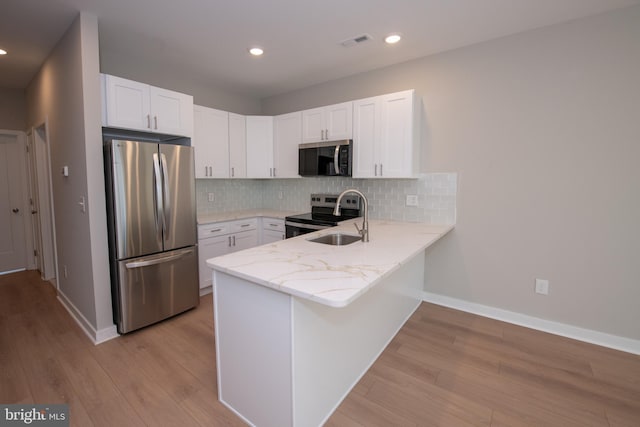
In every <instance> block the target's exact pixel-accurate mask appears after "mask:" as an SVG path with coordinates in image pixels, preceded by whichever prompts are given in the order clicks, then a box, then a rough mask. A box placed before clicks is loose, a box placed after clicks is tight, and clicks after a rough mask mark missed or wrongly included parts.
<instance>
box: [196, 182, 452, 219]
mask: <svg viewBox="0 0 640 427" xmlns="http://www.w3.org/2000/svg"><path fill="white" fill-rule="evenodd" d="M457 181H458V180H457V174H455V173H431V174H424V175H421V177H420V178H419V179H354V178H345V177H326V178H324V177H318V178H300V179H271V180H267V179H264V180H254V179H233V180H232V179H198V180H196V193H197V206H198V213H199V214H206V213H213V212H228V211H235V210H243V209H280V210H287V211H296V212H308V211H309V210H310V207H309V195H310V194H311V193H336V194H337V193H340V192H341V191H343V190H345V189H347V188H357V189H358V190H360V191H361V192H362V193H364V194H365V195H366V196H367V199H368V201H369V215H370V217H371V218H372V219H390V220H397V221H408V222H425V223H429V224H454V223H455V221H456V194H457V187H458V182H457ZM209 193H212V194H213V201H212V202H210V201H209ZM407 195H417V196H418V206H406V197H407Z"/></svg>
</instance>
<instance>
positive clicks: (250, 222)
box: [229, 218, 258, 233]
mask: <svg viewBox="0 0 640 427" xmlns="http://www.w3.org/2000/svg"><path fill="white" fill-rule="evenodd" d="M229 224H230V229H231V231H230V232H231V233H239V232H241V231H249V230H255V229H256V228H258V221H257V220H256V218H249V219H243V220H238V221H233V222H231V223H229Z"/></svg>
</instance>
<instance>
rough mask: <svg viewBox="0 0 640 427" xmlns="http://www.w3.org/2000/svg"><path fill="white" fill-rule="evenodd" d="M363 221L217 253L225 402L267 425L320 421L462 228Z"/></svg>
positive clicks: (402, 316) (403, 315)
mask: <svg viewBox="0 0 640 427" xmlns="http://www.w3.org/2000/svg"><path fill="white" fill-rule="evenodd" d="M353 222H354V221H345V222H343V223H341V225H339V226H338V227H334V228H331V229H326V230H322V231H318V232H315V233H312V234H306V235H303V236H298V237H296V238H292V239H287V240H283V241H280V242H276V243H272V244H268V245H263V246H259V247H256V248H252V249H248V250H245V251H240V252H236V253H233V254H229V255H226V256H222V257H218V258H213V259H210V260H208V261H207V264H208V265H209V266H210V267H211V268H212V269H213V281H214V316H215V318H214V323H215V334H216V355H217V368H218V393H219V394H218V395H219V399H220V400H221V402H223V403H224V404H225V405H227V406H228V407H229V408H231V409H232V410H233V411H234V412H236V413H237V414H238V415H240V416H241V417H242V418H243V419H244V420H245V421H247V422H249V423H250V424H253V425H258V426H318V425H321V424H322V423H323V422H324V421H325V420H326V419H327V418H328V417H329V416H330V415H331V413H332V412H333V411H334V410H335V408H336V407H337V406H338V405H339V404H340V402H341V401H342V399H343V398H344V397H345V396H346V395H347V393H348V392H349V390H350V389H351V388H352V387H353V386H354V385H355V384H356V382H357V381H358V379H359V378H360V377H361V376H362V375H363V374H364V373H365V372H366V370H367V369H368V368H369V366H370V365H371V364H372V363H373V362H374V360H375V359H376V358H377V356H378V355H379V354H380V353H381V352H382V350H383V349H384V348H385V347H386V345H387V344H388V343H389V341H390V340H391V339H392V338H393V336H394V335H395V334H396V333H397V331H398V330H399V329H400V327H401V326H402V325H403V324H404V322H405V321H406V319H407V318H408V317H409V316H410V315H411V314H412V313H413V311H414V310H415V309H416V308H417V307H418V305H419V304H420V301H421V294H422V290H423V283H424V258H425V249H426V248H427V247H429V246H430V245H432V244H433V243H435V242H436V241H437V240H438V239H440V238H441V237H442V236H444V235H445V234H446V233H448V232H449V231H451V230H452V229H453V226H451V225H427V224H418V223H400V222H391V221H381V220H375V221H374V220H372V221H370V230H371V231H370V242H368V243H364V242H362V241H357V242H355V243H352V244H349V245H345V246H331V245H325V244H321V243H316V242H311V241H309V239H312V238H315V237H319V236H322V235H326V234H332V233H338V232H339V233H344V234H352V235H355V234H356V233H355V229H354V227H353V224H352V223H353Z"/></svg>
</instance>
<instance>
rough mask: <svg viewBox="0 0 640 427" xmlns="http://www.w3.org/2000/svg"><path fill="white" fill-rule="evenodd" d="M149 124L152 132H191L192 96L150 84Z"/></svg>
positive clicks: (184, 134)
mask: <svg viewBox="0 0 640 427" xmlns="http://www.w3.org/2000/svg"><path fill="white" fill-rule="evenodd" d="M149 94H150V100H151V103H150V111H151V122H152V123H151V126H152V130H153V131H154V132H159V133H166V134H169V135H183V136H189V137H190V136H191V135H192V134H193V97H192V96H190V95H185V94H183V93H178V92H174V91H171V90H167V89H161V88H158V87H154V86H150V90H149Z"/></svg>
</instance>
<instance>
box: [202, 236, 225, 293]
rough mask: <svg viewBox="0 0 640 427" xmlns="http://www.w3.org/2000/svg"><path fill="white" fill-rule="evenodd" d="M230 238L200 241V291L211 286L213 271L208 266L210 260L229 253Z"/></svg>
mask: <svg viewBox="0 0 640 427" xmlns="http://www.w3.org/2000/svg"><path fill="white" fill-rule="evenodd" d="M229 250H230V248H229V236H217V237H210V238H207V239H200V240H198V265H199V267H198V269H199V276H200V289H202V288H206V287H207V286H211V273H212V270H211V269H210V268H209V267H208V266H207V260H208V259H209V258H215V257H217V256H221V255H225V254H227V253H229Z"/></svg>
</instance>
